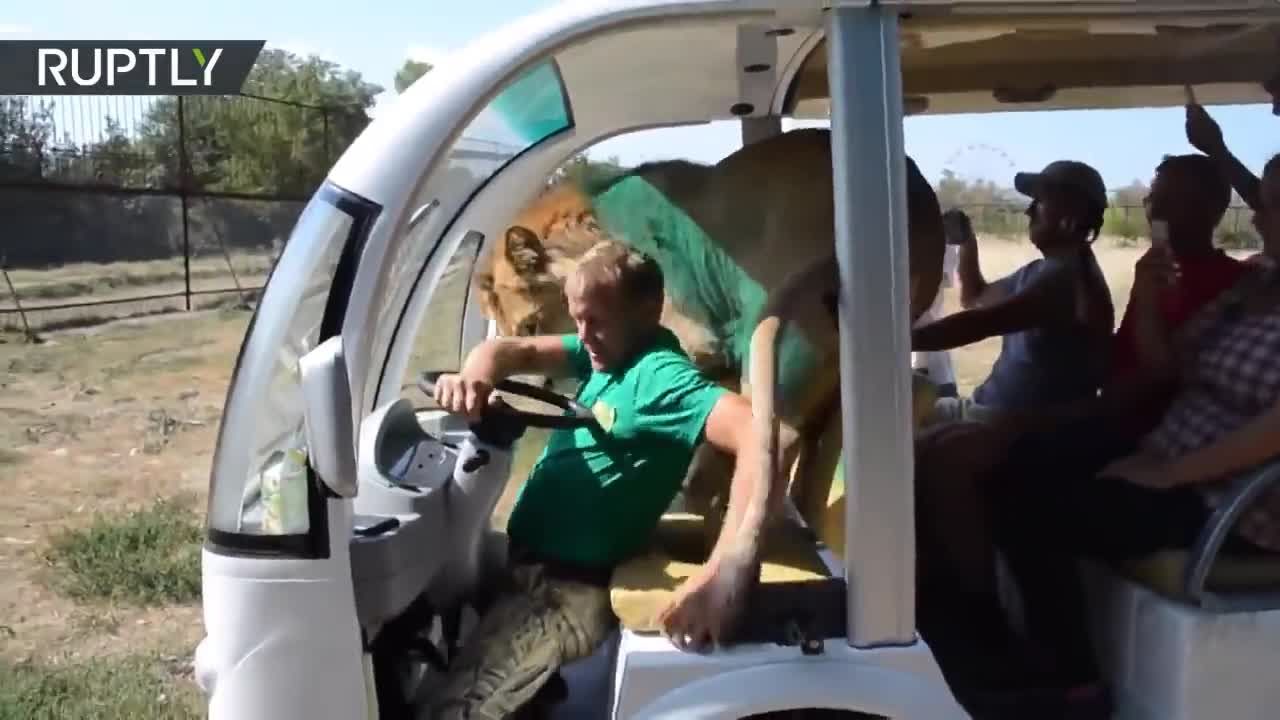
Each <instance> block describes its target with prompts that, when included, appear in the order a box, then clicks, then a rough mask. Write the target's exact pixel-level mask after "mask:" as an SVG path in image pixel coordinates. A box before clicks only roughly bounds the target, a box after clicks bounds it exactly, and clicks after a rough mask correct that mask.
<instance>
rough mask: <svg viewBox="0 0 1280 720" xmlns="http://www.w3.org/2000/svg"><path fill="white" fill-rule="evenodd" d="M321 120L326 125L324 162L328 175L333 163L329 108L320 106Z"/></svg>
mask: <svg viewBox="0 0 1280 720" xmlns="http://www.w3.org/2000/svg"><path fill="white" fill-rule="evenodd" d="M320 122H321V123H322V125H323V127H324V164H325V174H326V175H327V174H328V172H329V167H330V166H332V165H333V151H332V150H330V149H329V108H327V107H322V108H320Z"/></svg>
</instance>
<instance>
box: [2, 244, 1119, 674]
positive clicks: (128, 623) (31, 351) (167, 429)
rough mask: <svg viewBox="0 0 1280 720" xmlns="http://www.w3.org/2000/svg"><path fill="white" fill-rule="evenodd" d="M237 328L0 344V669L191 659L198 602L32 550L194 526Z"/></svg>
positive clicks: (957, 356)
mask: <svg viewBox="0 0 1280 720" xmlns="http://www.w3.org/2000/svg"><path fill="white" fill-rule="evenodd" d="M982 252H983V259H982V264H983V269H984V271H985V273H986V274H987V277H988V278H995V277H998V276H999V275H1002V274H1004V273H1006V272H1008V271H1010V270H1012V269H1014V268H1016V267H1017V266H1018V265H1020V264H1022V263H1023V262H1026V261H1027V260H1029V259H1031V258H1032V257H1034V253H1035V250H1034V249H1033V248H1032V247H1030V246H1029V245H1027V244H1023V243H1012V242H1007V241H998V240H994V241H989V242H985V243H984V245H983V251H982ZM1098 252H1099V257H1100V259H1101V260H1102V263H1103V266H1104V269H1105V271H1106V273H1107V276H1108V279H1109V281H1110V283H1111V286H1112V291H1113V294H1114V295H1115V298H1116V306H1117V317H1118V316H1119V313H1121V312H1123V309H1124V305H1125V299H1126V298H1127V296H1128V292H1129V286H1130V284H1131V282H1132V266H1133V262H1134V261H1136V259H1137V257H1138V255H1139V251H1138V250H1137V249H1132V248H1115V247H1111V246H1109V245H1105V244H1102V243H1100V245H1099V247H1098ZM953 296H954V291H951V292H948V308H949V309H954V307H955V303H954V300H953ZM248 321H249V313H248V312H246V311H243V310H233V309H223V310H215V311H208V312H197V313H192V314H183V313H179V314H176V315H166V316H159V317H155V318H149V319H142V320H128V321H121V322H115V323H111V324H108V325H102V326H99V327H96V328H93V329H82V330H67V331H59V332H54V333H47V334H45V335H44V337H45V340H46V342H44V343H43V344H38V345H32V344H28V343H25V342H23V341H22V339H21V337H20V336H18V335H15V334H8V335H3V334H0V577H4V578H5V581H4V582H3V583H0V658H6V659H11V660H20V659H25V658H33V657H34V658H40V657H44V656H47V655H51V654H55V653H56V654H59V655H63V654H68V653H69V654H71V655H83V656H98V655H104V654H115V653H133V652H138V651H172V652H175V653H188V654H189V653H190V652H191V651H192V650H193V649H194V646H195V643H196V642H197V641H198V640H199V638H200V637H201V636H202V629H201V617H200V609H199V607H198V605H197V606H189V607H177V608H167V609H160V610H137V609H129V608H122V607H101V606H83V605H78V604H76V603H74V602H72V601H70V600H67V599H64V598H63V597H62V596H60V595H58V594H56V593H54V592H53V591H52V590H50V589H49V586H48V585H47V583H45V582H44V579H45V577H46V575H45V573H47V572H48V571H49V569H48V567H47V565H46V564H45V562H44V561H43V560H42V555H41V553H42V552H43V551H44V550H45V548H46V546H47V542H48V538H49V537H50V535H51V534H52V533H54V532H55V531H56V530H57V529H59V528H62V527H77V526H83V525H86V524H88V523H89V522H90V521H91V520H92V518H93V517H94V514H95V513H113V512H117V511H122V510H126V509H132V508H138V507H142V506H145V505H148V504H150V503H151V501H152V500H153V499H155V498H157V497H179V498H183V499H184V500H185V501H186V502H188V503H189V505H190V506H191V507H192V509H193V510H194V511H196V512H198V513H201V515H202V512H203V502H204V498H205V492H206V488H207V485H208V480H209V469H210V460H211V457H212V453H213V449H214V442H215V438H216V432H217V423H218V419H219V416H220V412H221V408H222V403H223V399H224V395H225V393H226V390H227V384H228V381H229V379H230V375H231V372H232V368H233V364H234V361H235V356H236V353H237V351H238V349H239V346H240V342H241V340H242V338H243V335H244V332H245V329H246V327H247V325H248ZM998 349H999V340H988V341H985V342H983V343H979V344H977V345H975V346H972V347H969V348H963V349H961V350H958V351H956V352H955V353H954V354H953V359H954V362H955V364H956V369H957V374H958V376H959V378H958V379H959V381H960V385H961V388H962V389H968V388H971V387H973V385H974V384H976V382H977V381H979V380H980V379H981V378H982V376H983V375H984V374H985V372H986V371H987V368H989V367H990V363H991V361H992V359H993V358H994V356H995V353H996V352H997V351H998ZM533 445H536V440H534V442H533V443H532V444H531V445H530V447H531V448H532V446H533ZM532 449H533V450H536V448H532ZM531 453H532V450H530V449H526V452H524V453H522V456H524V457H522V461H523V462H526V463H527V461H528V460H529V459H530V458H531V457H532V455H531ZM510 497H511V495H510V493H509V494H508V498H507V500H508V501H509V500H510ZM504 504H505V503H504ZM501 512H503V513H505V507H504V508H503V510H502V511H501Z"/></svg>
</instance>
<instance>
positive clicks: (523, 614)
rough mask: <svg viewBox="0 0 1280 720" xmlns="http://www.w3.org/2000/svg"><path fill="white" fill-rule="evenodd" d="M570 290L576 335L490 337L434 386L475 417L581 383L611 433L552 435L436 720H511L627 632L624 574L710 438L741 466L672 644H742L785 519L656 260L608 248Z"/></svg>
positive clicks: (742, 415) (777, 488)
mask: <svg viewBox="0 0 1280 720" xmlns="http://www.w3.org/2000/svg"><path fill="white" fill-rule="evenodd" d="M565 294H566V298H567V300H568V304H569V311H570V313H571V315H572V316H573V318H574V321H575V323H576V324H577V333H576V334H573V335H564V336H556V335H553V336H539V337H514V338H497V339H491V340H488V341H486V342H485V343H482V344H481V345H480V346H478V347H477V348H476V349H475V350H474V351H473V352H472V353H471V354H470V355H469V356H468V357H467V360H466V362H465V363H464V365H463V368H462V370H461V372H460V373H458V374H456V375H446V376H443V377H441V378H440V379H439V380H438V381H437V383H436V389H435V399H436V401H437V403H439V405H440V406H441V407H442V408H443V409H445V410H447V411H449V412H454V413H459V414H463V415H466V416H468V417H471V418H473V419H476V418H478V417H479V416H480V413H481V412H482V410H483V408H484V407H485V405H486V404H487V403H488V402H489V399H490V397H491V394H492V392H493V388H494V386H495V385H496V384H497V383H498V382H499V381H500V380H502V379H504V378H506V377H508V376H511V375H515V374H520V373H539V374H543V375H548V376H553V377H573V378H576V379H578V380H579V381H580V385H579V389H578V393H577V400H578V402H580V403H582V404H583V405H584V406H586V407H588V408H590V409H591V410H592V413H593V414H594V415H595V417H596V419H597V421H598V423H597V425H596V426H593V427H588V428H579V429H575V430H557V431H555V432H553V433H552V434H551V436H550V439H549V441H548V442H547V446H546V449H545V450H544V451H543V453H542V456H541V457H540V458H539V459H538V461H537V463H536V464H535V465H534V467H533V469H532V471H531V473H530V475H529V478H528V480H527V481H526V483H525V484H524V486H523V487H522V488H521V490H520V494H519V496H518V498H517V500H516V503H515V506H514V508H513V510H512V512H511V518H510V520H509V522H508V526H507V534H508V537H509V539H510V552H509V558H508V566H507V568H506V572H505V578H504V583H503V586H502V587H498V588H496V596H495V598H496V599H495V600H494V602H493V604H492V606H491V607H490V608H488V609H487V610H486V612H485V614H484V616H483V617H482V618H481V620H480V622H479V625H478V626H477V628H476V630H475V632H474V633H473V634H472V635H471V636H470V637H469V638H468V641H467V644H466V645H465V646H464V648H463V649H462V651H461V652H460V653H459V656H458V658H457V659H456V660H455V661H454V662H453V663H451V665H450V668H449V673H448V675H447V677H445V678H444V679H443V681H442V682H441V683H440V685H439V686H438V687H437V688H436V690H435V692H434V694H433V695H432V696H431V698H430V699H429V701H428V703H427V704H426V707H425V708H424V712H425V713H426V714H425V715H424V716H423V717H424V718H432V719H433V720H435V719H437V718H487V719H493V720H496V719H497V718H507V717H510V716H512V715H513V714H515V713H516V712H517V711H518V710H519V709H520V708H521V707H522V706H524V705H525V704H526V703H528V702H529V700H531V699H532V698H533V697H534V695H535V694H536V693H537V691H538V690H539V689H540V688H541V687H542V686H543V685H544V684H545V683H546V682H547V681H548V680H549V679H550V678H551V676H552V675H553V673H555V671H556V670H557V669H558V668H559V667H560V666H562V665H564V664H565V663H568V662H570V661H572V660H575V659H577V658H580V657H584V656H586V655H589V654H591V653H592V652H593V651H594V650H595V648H596V647H598V646H599V645H600V644H601V643H602V642H603V641H604V640H605V638H606V636H607V635H608V633H609V632H610V630H611V629H612V627H613V624H614V616H613V613H612V610H611V608H610V603H609V578H610V575H611V573H612V571H613V569H614V568H615V567H616V566H617V565H618V564H620V563H621V562H623V561H625V560H627V559H628V558H630V557H632V556H634V555H635V554H637V553H639V552H641V551H642V550H643V549H644V548H645V546H646V544H647V543H648V542H649V540H650V537H651V535H652V533H653V531H654V529H655V528H656V526H657V523H658V520H659V518H660V517H661V515H662V514H663V512H664V511H665V510H666V509H667V507H668V506H669V505H670V503H671V501H672V500H673V499H674V497H675V495H676V493H677V492H678V491H679V489H680V486H681V483H682V481H683V479H684V477H685V474H686V471H687V470H688V468H689V464H690V461H691V459H692V457H693V454H694V450H695V449H696V448H697V447H698V445H699V444H700V443H701V442H703V441H704V440H705V441H706V442H708V443H711V444H712V445H713V446H715V447H716V448H719V449H721V450H723V451H725V452H726V453H729V454H732V455H733V456H734V457H735V469H734V473H733V478H732V485H731V488H730V500H729V507H728V510H727V514H726V517H725V520H724V525H723V528H722V530H721V533H720V536H719V538H718V540H717V542H716V545H715V547H714V549H713V551H712V553H711V556H710V558H709V559H708V560H707V562H706V563H705V565H704V566H703V568H702V570H701V571H700V572H699V573H698V574H697V575H695V576H693V577H692V578H690V579H689V580H688V581H687V582H686V583H685V584H684V585H683V586H682V587H681V588H680V589H679V591H678V592H677V593H676V594H675V596H674V599H673V600H672V602H671V604H670V605H669V606H668V607H667V608H666V609H665V610H664V611H663V612H662V613H661V615H660V616H659V620H660V621H661V622H662V624H663V626H664V628H665V630H666V632H667V634H668V637H670V638H671V640H672V642H674V643H675V644H677V645H678V646H681V647H688V648H690V649H696V648H700V647H703V646H705V645H706V644H707V643H708V642H717V641H720V640H721V639H723V638H725V637H726V635H727V634H728V633H730V632H732V629H733V625H734V623H735V621H736V620H737V619H738V618H739V617H740V613H741V609H742V607H743V596H744V595H745V592H746V590H747V588H748V586H749V584H750V583H751V582H752V581H754V580H755V578H756V577H758V573H759V560H758V556H759V548H760V541H761V537H762V535H763V531H764V530H765V525H766V523H768V522H770V521H771V520H772V519H773V518H776V517H778V516H780V514H781V510H782V507H783V495H784V488H785V485H784V483H785V475H783V474H782V473H778V474H777V475H778V476H777V477H773V478H766V477H761V472H760V461H759V459H758V458H760V453H762V452H763V448H758V447H756V446H755V445H754V443H753V437H752V413H751V405H750V403H749V401H748V400H747V399H746V398H744V397H743V396H741V395H738V394H735V393H732V392H730V391H728V390H727V389H725V388H723V387H720V386H718V385H716V384H714V383H712V382H711V381H709V380H708V379H706V378H705V377H703V376H702V375H701V374H700V373H699V372H698V370H697V368H696V367H695V366H694V365H693V363H692V362H691V361H690V360H689V358H688V357H687V356H686V355H685V354H684V352H683V351H682V350H681V348H680V344H679V342H678V341H677V339H676V337H675V335H674V334H673V333H671V332H670V331H669V330H667V329H666V328H665V327H663V326H662V325H660V324H659V317H660V315H661V312H662V304H663V276H662V271H661V270H660V269H659V267H658V264H657V263H656V262H655V261H654V260H653V259H652V258H650V257H648V256H646V255H644V254H642V253H639V252H637V251H636V250H634V249H631V248H628V247H627V246H625V245H623V244H620V243H614V242H603V243H600V244H598V245H596V246H595V247H594V248H592V249H591V250H590V251H589V252H588V253H587V254H586V255H585V256H584V257H583V259H582V261H581V262H580V263H579V265H578V266H577V268H576V269H575V271H574V273H573V274H572V275H571V276H570V277H569V278H568V280H567V281H566V283H565ZM790 459H791V458H789V457H788V458H784V461H786V460H790ZM786 466H787V465H785V464H784V465H783V467H786Z"/></svg>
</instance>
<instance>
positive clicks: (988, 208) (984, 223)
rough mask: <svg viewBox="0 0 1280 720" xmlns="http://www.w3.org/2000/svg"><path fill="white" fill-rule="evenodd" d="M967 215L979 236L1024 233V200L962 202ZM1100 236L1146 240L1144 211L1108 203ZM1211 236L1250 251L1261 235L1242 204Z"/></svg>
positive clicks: (1226, 246) (1259, 242)
mask: <svg viewBox="0 0 1280 720" xmlns="http://www.w3.org/2000/svg"><path fill="white" fill-rule="evenodd" d="M961 209H962V210H964V211H965V213H966V214H968V215H969V219H970V221H971V222H972V224H973V231H974V232H975V233H977V234H979V235H993V236H996V237H1004V238H1008V239H1011V240H1016V239H1023V238H1025V237H1026V235H1027V216H1026V209H1027V206H1026V204H1025V203H996V204H978V205H972V204H969V205H962V206H961ZM1102 238H1104V239H1107V240H1109V241H1111V242H1114V243H1116V244H1118V245H1121V246H1136V245H1138V244H1140V243H1144V242H1149V241H1150V240H1151V237H1150V228H1148V226H1147V217H1146V211H1145V210H1144V209H1143V207H1142V206H1140V205H1112V206H1111V207H1109V208H1107V212H1106V216H1105V217H1104V220H1103V225H1102ZM1214 239H1215V240H1216V242H1217V244H1218V246H1219V247H1222V248H1223V249H1226V250H1254V249H1259V248H1261V247H1262V238H1261V236H1259V235H1258V231H1257V230H1256V229H1255V228H1254V227H1253V211H1252V210H1250V209H1249V208H1248V207H1247V206H1244V205H1235V206H1232V207H1229V208H1227V212H1226V215H1224V216H1223V218H1222V222H1220V223H1219V224H1218V229H1217V230H1216V231H1215V233H1214Z"/></svg>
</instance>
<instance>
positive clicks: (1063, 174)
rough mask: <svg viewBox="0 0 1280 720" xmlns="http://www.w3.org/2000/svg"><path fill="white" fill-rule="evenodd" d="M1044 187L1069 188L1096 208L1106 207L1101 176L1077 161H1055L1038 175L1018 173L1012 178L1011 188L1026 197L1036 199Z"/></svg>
mask: <svg viewBox="0 0 1280 720" xmlns="http://www.w3.org/2000/svg"><path fill="white" fill-rule="evenodd" d="M1046 185H1058V186H1060V187H1068V188H1071V189H1073V190H1076V191H1077V192H1081V193H1083V194H1084V196H1085V197H1087V198H1089V199H1090V200H1092V201H1093V202H1094V203H1096V204H1097V205H1098V207H1103V208H1105V207H1107V185H1106V183H1104V182H1102V175H1101V174H1099V173H1098V171H1097V170H1094V169H1093V167H1092V166H1090V165H1087V164H1085V163H1082V162H1080V161H1078V160H1055V161H1054V162H1051V163H1049V164H1048V165H1046V166H1045V168H1044V169H1043V170H1041V171H1040V172H1038V173H1032V172H1020V173H1018V174H1017V175H1014V176H1013V186H1014V187H1015V188H1017V189H1018V192H1020V193H1022V194H1023V195H1026V196H1028V197H1036V196H1037V195H1039V194H1040V189H1041V188H1043V187H1045V186H1046Z"/></svg>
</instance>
